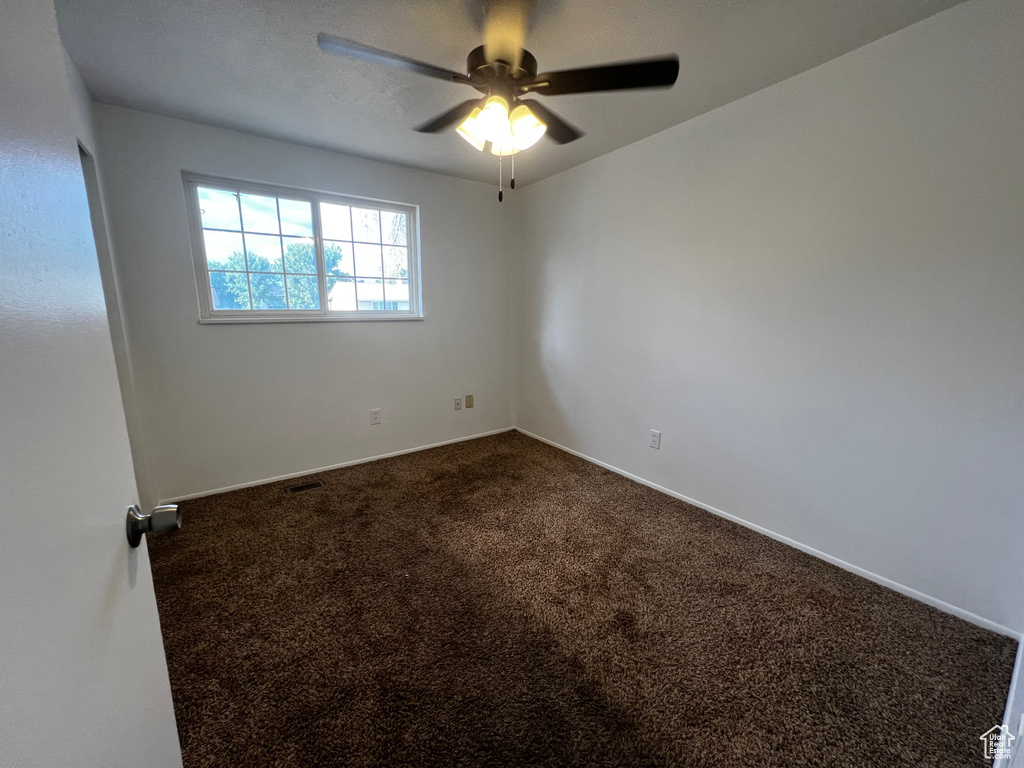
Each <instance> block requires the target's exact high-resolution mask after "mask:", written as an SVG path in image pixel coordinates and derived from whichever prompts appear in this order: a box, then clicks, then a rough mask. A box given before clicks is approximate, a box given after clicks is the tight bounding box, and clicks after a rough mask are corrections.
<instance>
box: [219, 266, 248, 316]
mask: <svg viewBox="0 0 1024 768" xmlns="http://www.w3.org/2000/svg"><path fill="white" fill-rule="evenodd" d="M210 293H211V294H212V296H213V308H214V309H249V280H248V278H247V277H246V276H245V272H211V273H210Z"/></svg>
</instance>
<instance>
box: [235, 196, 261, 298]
mask: <svg viewBox="0 0 1024 768" xmlns="http://www.w3.org/2000/svg"><path fill="white" fill-rule="evenodd" d="M235 202H236V203H238V226H239V227H240V228H241V230H242V231H241V233H240V234H241V235H242V261H244V262H245V284H246V286H248V288H249V311H250V312H252V311H253V310H254V309H255V308H256V307H255V306H254V305H253V301H252V276H251V275H250V274H249V249H248V248H247V247H246V245H245V222H244V221H242V193H241V192H235Z"/></svg>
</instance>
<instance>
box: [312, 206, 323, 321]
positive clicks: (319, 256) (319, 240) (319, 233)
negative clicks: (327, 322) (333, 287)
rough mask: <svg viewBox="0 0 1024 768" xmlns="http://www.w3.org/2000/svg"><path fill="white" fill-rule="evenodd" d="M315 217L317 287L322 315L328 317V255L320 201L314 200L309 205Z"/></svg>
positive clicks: (314, 236)
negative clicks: (321, 219) (325, 246)
mask: <svg viewBox="0 0 1024 768" xmlns="http://www.w3.org/2000/svg"><path fill="white" fill-rule="evenodd" d="M309 207H310V211H311V212H312V216H313V250H314V251H315V252H316V269H317V277H316V287H317V292H318V294H319V295H320V313H321V314H322V315H324V316H326V315H327V254H326V250H325V248H324V233H323V229H322V224H321V221H320V200H319V198H314V199H313V200H311V201H310V203H309Z"/></svg>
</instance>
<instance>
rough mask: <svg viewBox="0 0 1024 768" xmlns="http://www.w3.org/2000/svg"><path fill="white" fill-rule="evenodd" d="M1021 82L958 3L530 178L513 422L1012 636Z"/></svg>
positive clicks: (1010, 59) (1016, 588)
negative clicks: (654, 444)
mask: <svg viewBox="0 0 1024 768" xmlns="http://www.w3.org/2000/svg"><path fill="white" fill-rule="evenodd" d="M1022 86H1024V4H1021V3H1020V2H1019V0H984V1H983V2H970V3H967V4H964V5H960V6H958V7H956V8H954V9H952V10H949V11H946V12H944V13H942V14H939V15H937V16H935V17H933V18H931V19H929V20H926V21H924V22H921V23H919V24H917V25H914V26H912V27H909V28H907V29H905V30H903V31H901V32H898V33H896V34H894V35H892V36H890V37H887V38H884V39H882V40H880V41H878V42H876V43H874V44H872V45H869V46H867V47H865V48H862V49H859V50H857V51H854V52H852V53H850V54H848V55H846V56H844V57H842V58H840V59H837V60H835V61H833V62H831V63H828V64H826V65H824V66H821V67H819V68H817V69H814V70H811V71H809V72H807V73H804V74H802V75H799V76H797V77H794V78H792V79H791V80H788V81H785V82H783V83H780V84H778V85H775V86H773V87H771V88H768V89H766V90H764V91H761V92H759V93H756V94H754V95H752V96H749V97H747V98H744V99H742V100H740V101H738V102H734V103H733V104H730V105H728V106H726V107H723V108H721V109H718V110H716V111H714V112H711V113H709V114H706V115H704V116H702V117H700V118H697V119H695V120H692V121H690V122H687V123H685V124H682V125H679V126H676V127H675V128H672V129H670V130H668V131H665V132H663V133H661V134H658V135H656V136H654V137H651V138H649V139H647V140H644V141H642V142H639V143H637V144H634V145H632V146H629V147H626V148H624V149H621V150H619V151H617V152H614V153H612V154H610V155H607V156H604V157H601V158H599V159H596V160H593V161H591V162H589V163H586V164H585V165H582V166H579V167H577V168H574V169H572V170H569V171H566V172H564V173H562V174H559V175H557V176H554V177H551V178H549V179H547V180H544V181H542V182H539V183H537V184H535V185H531V186H530V187H528V188H527V189H526V190H525V191H524V192H523V199H522V205H523V209H522V217H523V218H522V221H521V231H522V232H523V233H524V241H523V243H524V244H523V249H524V252H525V259H524V264H523V275H522V281H523V285H522V293H523V296H522V309H521V311H522V316H521V320H520V322H521V324H522V329H521V350H520V371H519V379H520V393H521V394H520V397H521V401H520V403H519V406H518V415H517V425H518V426H520V427H522V428H524V429H525V430H528V431H530V432H533V433H536V434H539V435H541V436H543V437H546V438H548V439H550V440H553V441H555V442H557V443H559V444H562V445H565V446H567V447H569V448H572V449H575V450H578V451H581V452H582V453H584V454H587V455H589V456H592V457H594V458H597V459H600V460H602V461H605V462H608V463H610V464H612V465H614V466H616V467H619V468H621V469H623V470H626V471H629V472H632V473H635V474H636V475H639V476H641V477H643V478H645V479H646V480H648V481H651V482H654V483H657V484H660V485H662V486H665V487H668V488H670V489H672V490H674V491H676V492H679V493H681V494H684V495H686V496H689V497H691V498H693V499H696V500H698V501H699V502H701V503H703V504H705V505H709V506H711V507H715V508H717V509H719V510H722V511H724V512H726V513H729V514H732V515H735V516H738V517H739V518H742V519H744V520H746V521H749V522H750V523H753V524H755V525H759V526H763V527H764V528H766V529H768V530H770V531H773V532H775V533H777V534H780V535H783V536H787V537H790V538H792V539H794V540H796V541H798V542H801V543H802V544H804V545H806V546H809V547H813V548H816V549H818V550H820V551H823V552H825V553H827V554H829V555H831V556H833V557H836V558H839V559H841V560H843V561H846V562H848V563H851V564H853V565H854V566H857V567H860V568H863V569H866V570H868V571H870V572H873V573H875V574H878V575H880V576H882V577H885V578H888V579H891V580H894V581H895V582H897V583H899V584H902V585H905V586H907V587H910V588H912V589H915V590H919V591H920V592H922V593H924V594H926V595H929V596H931V597H933V598H936V599H938V600H942V601H946V602H948V603H950V604H952V605H954V606H957V607H959V608H961V609H964V610H966V611H969V612H972V613H974V614H977V615H979V616H981V617H983V618H985V619H988V620H990V621H992V622H996V623H998V624H1000V625H1003V626H1005V627H1009V628H1012V629H1014V630H1024V600H1022V595H1024V557H1022V554H1021V553H1022V549H1024V547H1022V541H1024V538H1022V534H1024V523H1022V520H1024V471H1022V469H1024V95H1022V94H1024V90H1022ZM651 428H655V429H660V430H662V431H663V434H664V436H663V440H662V447H661V450H660V451H655V450H652V449H650V448H648V447H647V438H648V430H649V429H651Z"/></svg>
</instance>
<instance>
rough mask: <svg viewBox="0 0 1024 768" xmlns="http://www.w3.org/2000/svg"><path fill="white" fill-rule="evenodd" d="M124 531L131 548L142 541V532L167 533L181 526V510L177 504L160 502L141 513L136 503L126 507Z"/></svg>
mask: <svg viewBox="0 0 1024 768" xmlns="http://www.w3.org/2000/svg"><path fill="white" fill-rule="evenodd" d="M124 526H125V532H126V533H127V534H128V545H129V546H131V547H132V548H133V549H134V548H135V547H137V546H139V544H140V543H141V542H142V535H143V534H144V533H147V532H149V533H155V534H158V535H159V534H161V533H167V532H168V531H176V530H178V529H179V528H181V512H179V511H178V505H177V504H161V505H160V506H159V507H153V511H152V512H151V513H150V514H148V515H144V514H142V510H141V509H139V505H138V504H132V505H131V506H130V507H128V517H127V518H126V519H125V524H124Z"/></svg>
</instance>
